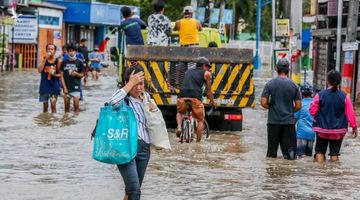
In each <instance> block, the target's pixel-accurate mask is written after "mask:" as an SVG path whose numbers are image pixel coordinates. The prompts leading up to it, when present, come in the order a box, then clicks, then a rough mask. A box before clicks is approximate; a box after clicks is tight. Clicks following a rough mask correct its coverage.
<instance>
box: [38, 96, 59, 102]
mask: <svg viewBox="0 0 360 200" xmlns="http://www.w3.org/2000/svg"><path fill="white" fill-rule="evenodd" d="M57 97H58V95H56V94H40V97H39V101H40V102H42V103H46V102H48V101H49V99H50V101H57Z"/></svg>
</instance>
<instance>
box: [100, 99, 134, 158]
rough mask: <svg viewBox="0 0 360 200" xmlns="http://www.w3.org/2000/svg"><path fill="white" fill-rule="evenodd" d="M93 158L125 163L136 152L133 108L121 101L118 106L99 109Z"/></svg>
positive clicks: (106, 106)
mask: <svg viewBox="0 0 360 200" xmlns="http://www.w3.org/2000/svg"><path fill="white" fill-rule="evenodd" d="M93 137H94V147H93V158H94V159H95V160H97V161H99V162H103V163H108V164H125V163H128V162H130V161H131V160H132V159H133V158H134V157H135V155H136V153H137V147H138V141H137V137H138V136H137V123H136V118H135V114H134V112H133V110H132V109H131V108H130V107H129V106H127V105H125V103H124V101H123V102H121V104H120V106H119V107H113V106H112V105H109V104H107V105H105V106H104V107H102V108H101V109H100V116H99V120H98V122H97V125H96V129H95V134H94V136H93Z"/></svg>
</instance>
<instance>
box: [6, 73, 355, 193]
mask: <svg viewBox="0 0 360 200" xmlns="http://www.w3.org/2000/svg"><path fill="white" fill-rule="evenodd" d="M116 74H117V73H116V72H115V70H112V69H106V70H104V72H103V73H102V76H101V77H100V78H101V79H100V81H98V82H96V83H94V82H90V85H89V86H88V87H85V90H84V95H85V101H83V102H82V103H81V113H80V114H79V115H75V114H73V113H69V114H64V112H63V110H64V106H63V100H62V99H61V98H60V99H59V101H58V104H57V107H58V113H57V114H42V113H41V111H42V105H41V104H40V103H39V102H38V85H39V78H40V76H39V74H37V73H36V71H35V70H31V71H15V72H11V73H10V72H4V73H1V74H0V199H4V200H13V199H16V200H17V199H21V200H30V199H34V200H52V199H54V200H64V199H65V200H82V199H84V200H85V199H86V200H113V199H122V197H123V194H124V185H123V182H122V179H121V176H120V174H119V172H118V171H117V169H116V168H115V167H114V166H112V165H107V164H102V163H99V162H96V161H94V160H92V158H91V153H92V142H91V141H90V132H91V130H92V129H93V126H94V122H95V121H96V118H97V116H98V111H99V108H100V106H101V105H102V104H103V102H105V101H106V100H108V98H109V97H110V96H111V94H112V92H113V91H115V89H116V86H115V85H116ZM260 80H261V79H260ZM263 82H264V81H260V82H259V83H258V85H263ZM261 90H262V88H261V86H259V87H257V91H258V93H259V91H261ZM257 101H258V99H257ZM174 120H175V119H174ZM243 127H244V130H243V131H242V132H212V133H211V135H210V138H209V139H207V140H204V141H203V142H202V143H200V144H196V143H192V144H179V143H178V142H176V140H175V137H174V133H173V132H170V139H171V144H172V148H173V149H172V151H161V150H155V149H152V156H151V160H150V164H149V167H148V170H147V174H146V176H145V180H144V183H143V186H142V199H145V200H153V199H172V200H177V199H226V200H228V199H229V200H230V199H359V196H360V191H359V190H358V186H359V185H360V178H359V177H360V156H359V155H360V154H359V152H360V145H359V144H360V142H359V139H358V138H356V139H353V138H351V137H347V138H345V140H344V143H343V147H342V152H341V153H342V155H341V157H340V159H341V161H340V162H339V163H329V162H327V163H325V164H317V163H313V161H312V158H305V159H300V160H296V161H287V160H283V159H281V158H278V159H266V158H265V153H266V146H267V144H266V111H265V110H263V109H261V108H259V106H258V105H257V106H256V108H255V109H245V110H244V124H243ZM279 156H281V154H280V153H279Z"/></svg>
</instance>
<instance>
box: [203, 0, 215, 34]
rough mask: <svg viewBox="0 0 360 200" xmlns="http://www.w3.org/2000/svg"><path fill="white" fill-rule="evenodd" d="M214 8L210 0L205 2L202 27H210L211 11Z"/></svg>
mask: <svg viewBox="0 0 360 200" xmlns="http://www.w3.org/2000/svg"><path fill="white" fill-rule="evenodd" d="M213 7H214V3H213V2H212V0H207V1H206V5H205V17H204V18H205V20H204V26H207V27H209V28H210V27H211V14H212V9H213Z"/></svg>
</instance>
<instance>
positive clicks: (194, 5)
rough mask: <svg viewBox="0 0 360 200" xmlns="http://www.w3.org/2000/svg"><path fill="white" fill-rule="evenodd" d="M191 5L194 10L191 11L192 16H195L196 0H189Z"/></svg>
mask: <svg viewBox="0 0 360 200" xmlns="http://www.w3.org/2000/svg"><path fill="white" fill-rule="evenodd" d="M190 4H191V7H193V9H194V12H193V16H192V17H193V18H196V10H197V0H191V3H190Z"/></svg>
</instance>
